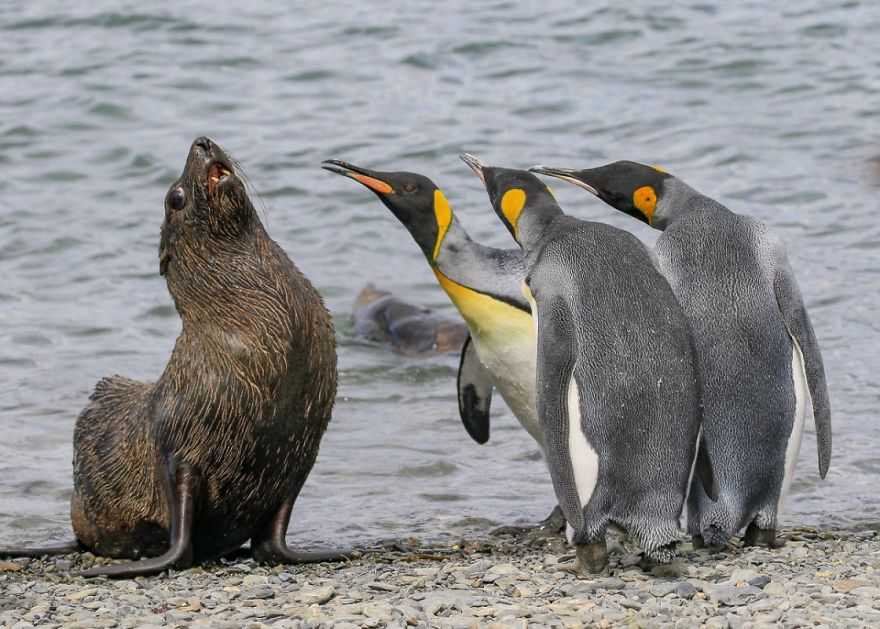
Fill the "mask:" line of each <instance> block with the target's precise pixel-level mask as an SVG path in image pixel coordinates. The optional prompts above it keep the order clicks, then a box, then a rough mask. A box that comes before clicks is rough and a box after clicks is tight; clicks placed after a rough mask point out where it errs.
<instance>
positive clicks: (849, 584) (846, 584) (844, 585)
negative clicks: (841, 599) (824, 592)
mask: <svg viewBox="0 0 880 629" xmlns="http://www.w3.org/2000/svg"><path fill="white" fill-rule="evenodd" d="M867 585H871V584H870V583H868V582H867V581H859V580H858V579H847V580H845V581H838V582H837V583H835V584H834V589H835V590H837V591H838V592H843V593H844V594H849V593H850V592H851V591H853V590H854V589H856V588H860V587H864V586H867Z"/></svg>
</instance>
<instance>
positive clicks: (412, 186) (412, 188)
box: [403, 183, 419, 194]
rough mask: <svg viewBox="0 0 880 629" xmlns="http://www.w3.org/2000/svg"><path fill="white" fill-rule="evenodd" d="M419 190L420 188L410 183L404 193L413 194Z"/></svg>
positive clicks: (404, 188) (405, 187)
mask: <svg viewBox="0 0 880 629" xmlns="http://www.w3.org/2000/svg"><path fill="white" fill-rule="evenodd" d="M418 188H419V187H418V186H417V185H416V184H414V183H408V184H406V185H405V186H404V187H403V191H404V192H406V193H407V194H412V193H413V192H415V191H416V190H418Z"/></svg>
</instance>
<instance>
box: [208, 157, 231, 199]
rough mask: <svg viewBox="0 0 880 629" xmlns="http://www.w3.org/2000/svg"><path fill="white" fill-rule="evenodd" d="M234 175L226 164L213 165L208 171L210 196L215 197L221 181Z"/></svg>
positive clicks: (215, 163) (216, 163) (217, 163)
mask: <svg viewBox="0 0 880 629" xmlns="http://www.w3.org/2000/svg"><path fill="white" fill-rule="evenodd" d="M233 174H235V173H233V172H232V170H231V169H230V168H229V167H228V166H226V164H221V163H220V162H214V163H213V164H211V167H210V168H209V169H208V196H213V194H214V189H215V188H216V187H217V184H218V183H220V181H221V180H223V179H225V178H226V177H231V176H232V175H233Z"/></svg>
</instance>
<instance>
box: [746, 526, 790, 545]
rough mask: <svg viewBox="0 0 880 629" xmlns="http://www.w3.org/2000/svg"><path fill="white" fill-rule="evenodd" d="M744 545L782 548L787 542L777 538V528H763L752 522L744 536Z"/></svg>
mask: <svg viewBox="0 0 880 629" xmlns="http://www.w3.org/2000/svg"><path fill="white" fill-rule="evenodd" d="M742 541H743V546H764V547H766V548H781V547H782V546H784V545H785V542H781V541H777V540H776V529H762V528H759V527H758V525H757V524H755V523H754V522H752V523H751V524H749V526H748V528H747V529H746V534H745V535H744V536H743V540H742Z"/></svg>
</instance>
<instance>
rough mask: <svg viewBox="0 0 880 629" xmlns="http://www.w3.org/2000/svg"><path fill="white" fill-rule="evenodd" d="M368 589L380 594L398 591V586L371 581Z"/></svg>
mask: <svg viewBox="0 0 880 629" xmlns="http://www.w3.org/2000/svg"><path fill="white" fill-rule="evenodd" d="M367 587H368V588H370V589H371V590H377V591H379V592H394V591H395V590H397V587H396V586H394V585H391V584H390V583H382V582H381V581H370V582H369V583H367Z"/></svg>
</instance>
